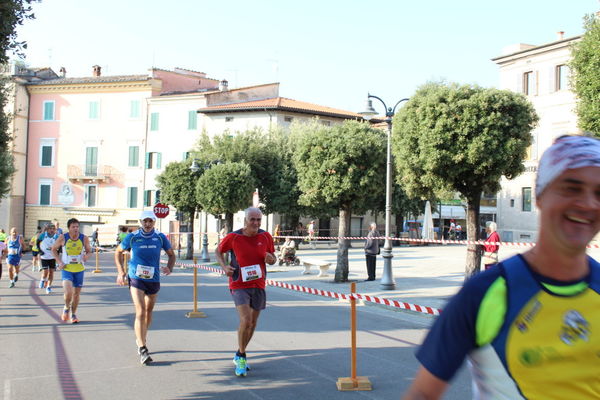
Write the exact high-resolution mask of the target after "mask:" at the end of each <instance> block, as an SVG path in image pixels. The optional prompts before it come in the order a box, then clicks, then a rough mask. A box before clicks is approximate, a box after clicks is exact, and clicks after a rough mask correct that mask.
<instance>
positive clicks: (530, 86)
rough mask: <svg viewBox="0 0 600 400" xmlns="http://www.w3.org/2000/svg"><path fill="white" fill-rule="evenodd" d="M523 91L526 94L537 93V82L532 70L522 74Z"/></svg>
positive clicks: (532, 94)
mask: <svg viewBox="0 0 600 400" xmlns="http://www.w3.org/2000/svg"><path fill="white" fill-rule="evenodd" d="M523 93H524V94H526V95H528V96H534V95H536V94H537V82H536V79H535V73H534V72H533V71H529V72H525V73H524V74H523Z"/></svg>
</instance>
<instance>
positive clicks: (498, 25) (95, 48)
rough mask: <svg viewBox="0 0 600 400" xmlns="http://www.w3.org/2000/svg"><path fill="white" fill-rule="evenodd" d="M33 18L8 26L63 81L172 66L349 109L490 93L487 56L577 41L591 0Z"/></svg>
mask: <svg viewBox="0 0 600 400" xmlns="http://www.w3.org/2000/svg"><path fill="white" fill-rule="evenodd" d="M33 11H34V14H35V19H33V20H26V21H25V23H24V25H23V26H21V27H19V28H18V30H17V33H18V40H20V41H22V40H24V41H26V42H27V44H28V47H27V49H26V50H25V54H26V58H25V62H26V63H27V64H28V65H29V66H31V67H47V66H50V67H52V68H53V69H54V70H55V71H56V72H58V71H59V69H60V67H65V68H66V70H67V76H68V77H82V76H91V74H92V66H93V65H95V64H98V65H100V66H101V67H102V75H135V74H145V73H147V72H148V69H149V68H151V67H157V68H162V69H173V68H175V67H181V68H186V69H191V70H194V71H201V72H205V73H206V74H207V76H208V77H210V78H214V79H219V80H221V79H227V80H228V81H229V86H230V88H235V87H243V86H250V85H256V84H264V83H271V82H280V83H281V86H280V95H281V96H283V97H288V98H292V99H295V100H300V101H306V102H311V103H316V104H320V105H324V106H329V107H334V108H339V109H343V110H348V111H355V112H358V111H362V110H363V109H364V108H365V99H366V96H367V93H371V94H374V95H377V96H379V97H381V98H382V99H383V100H384V101H385V102H386V103H387V105H388V106H393V105H394V104H395V103H396V102H397V101H398V100H400V99H402V98H405V97H410V96H411V95H412V94H413V93H414V92H415V90H416V89H417V88H418V87H419V86H420V85H423V84H425V83H426V82H428V81H440V80H444V81H447V82H458V83H462V84H477V85H480V86H484V87H496V86H497V84H498V76H499V75H498V67H497V65H496V64H495V63H494V62H493V61H491V59H492V58H494V57H497V56H500V55H502V49H503V48H504V47H505V46H508V45H511V44H515V43H527V44H533V45H541V44H545V43H549V42H553V41H555V40H556V38H557V32H558V31H564V32H565V38H568V37H573V36H577V35H580V34H582V33H583V28H582V26H583V19H582V18H583V16H584V15H586V14H590V13H595V12H596V11H600V1H599V0H560V1H558V0H502V1H499V0H495V1H492V0H454V1H448V0H424V1H408V0H389V1H387V0H363V1H358V0H303V1H288V0H254V1H248V0H218V1H216V0H213V1H206V0H171V1H168V2H167V1H164V0H160V1H158V0H94V1H92V0H43V1H42V2H41V3H34V5H33ZM374 105H375V107H376V109H378V111H380V112H383V108H382V107H381V106H380V105H378V104H376V103H375V104H374ZM378 107H379V108H378Z"/></svg>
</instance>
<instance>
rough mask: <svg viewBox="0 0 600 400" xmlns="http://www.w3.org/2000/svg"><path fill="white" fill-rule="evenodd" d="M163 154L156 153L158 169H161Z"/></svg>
mask: <svg viewBox="0 0 600 400" xmlns="http://www.w3.org/2000/svg"><path fill="white" fill-rule="evenodd" d="M161 161H162V153H156V169H160V165H161Z"/></svg>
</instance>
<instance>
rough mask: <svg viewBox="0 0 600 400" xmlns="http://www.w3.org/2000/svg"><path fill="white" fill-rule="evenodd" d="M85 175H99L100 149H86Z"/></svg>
mask: <svg viewBox="0 0 600 400" xmlns="http://www.w3.org/2000/svg"><path fill="white" fill-rule="evenodd" d="M85 175H86V176H97V175H98V148H97V147H86V149H85Z"/></svg>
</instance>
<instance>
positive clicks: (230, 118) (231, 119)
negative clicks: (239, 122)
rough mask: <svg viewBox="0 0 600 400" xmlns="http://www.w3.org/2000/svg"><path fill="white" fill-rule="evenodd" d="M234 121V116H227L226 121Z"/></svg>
mask: <svg viewBox="0 0 600 400" xmlns="http://www.w3.org/2000/svg"><path fill="white" fill-rule="evenodd" d="M231 121H233V117H225V122H231Z"/></svg>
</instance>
